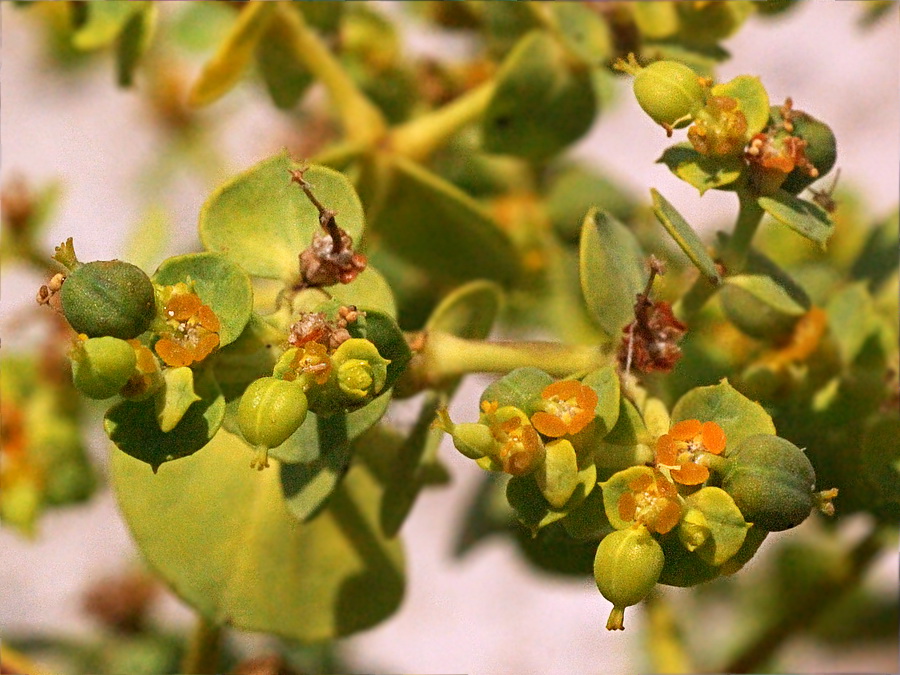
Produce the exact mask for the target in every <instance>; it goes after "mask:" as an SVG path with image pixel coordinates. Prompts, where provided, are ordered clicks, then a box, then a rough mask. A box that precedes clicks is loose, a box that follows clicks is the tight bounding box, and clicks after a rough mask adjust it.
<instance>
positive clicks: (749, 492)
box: [722, 434, 816, 532]
mask: <svg viewBox="0 0 900 675" xmlns="http://www.w3.org/2000/svg"><path fill="white" fill-rule="evenodd" d="M728 460H729V464H728V467H727V468H726V470H725V476H724V478H723V480H722V488H723V489H724V490H725V492H727V493H728V494H730V495H731V497H732V499H734V503H735V504H736V505H737V507H738V508H739V509H740V511H741V513H742V514H743V516H744V519H745V520H746V521H747V522H751V523H753V524H754V525H755V526H756V527H759V528H760V529H763V530H766V531H768V532H778V531H780V530H787V529H789V528H791V527H795V526H797V525H799V524H800V523H802V522H803V521H804V520H806V518H807V516H809V513H810V511H811V510H812V508H813V506H814V505H815V496H814V492H813V490H814V486H815V482H816V472H815V469H813V466H812V464H811V463H810V461H809V459H808V458H807V456H806V454H805V453H804V452H803V451H802V450H801V449H800V448H798V447H797V446H796V445H794V444H793V443H791V442H790V441H787V440H785V439H783V438H779V437H778V436H773V435H771V434H757V435H755V436H749V437H748V438H745V439H744V440H743V441H741V442H740V444H739V445H738V446H737V447H736V448H735V449H734V450H733V451H732V452H731V453H730V454H729V457H728Z"/></svg>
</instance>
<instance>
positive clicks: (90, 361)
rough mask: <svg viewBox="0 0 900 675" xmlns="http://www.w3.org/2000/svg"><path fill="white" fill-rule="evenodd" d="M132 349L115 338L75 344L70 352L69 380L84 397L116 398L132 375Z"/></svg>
mask: <svg viewBox="0 0 900 675" xmlns="http://www.w3.org/2000/svg"><path fill="white" fill-rule="evenodd" d="M136 364H137V356H136V355H135V353H134V348H133V347H132V346H131V345H130V344H128V343H127V342H125V341H124V340H120V339H118V338H114V337H99V338H90V339H89V340H85V341H84V342H81V341H78V344H77V345H76V347H75V350H74V351H73V352H72V381H73V382H74V383H75V386H76V387H77V388H78V389H79V390H80V391H81V392H82V393H83V394H84V395H85V396H87V397H89V398H95V399H104V398H109V397H110V396H115V395H116V394H118V393H119V391H120V390H121V389H122V387H124V386H125V385H126V384H127V383H128V380H129V379H130V378H131V376H132V375H133V374H134V369H135V365H136Z"/></svg>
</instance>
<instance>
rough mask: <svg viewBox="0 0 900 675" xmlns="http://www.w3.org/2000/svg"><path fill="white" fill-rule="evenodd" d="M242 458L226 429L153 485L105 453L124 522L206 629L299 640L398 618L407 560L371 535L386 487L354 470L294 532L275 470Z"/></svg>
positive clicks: (136, 468) (131, 465)
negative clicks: (318, 511)
mask: <svg viewBox="0 0 900 675" xmlns="http://www.w3.org/2000/svg"><path fill="white" fill-rule="evenodd" d="M246 460H247V454H246V453H245V452H244V446H243V444H242V443H241V442H240V441H239V440H238V439H237V438H235V437H234V436H231V435H230V434H228V433H224V432H223V433H221V434H219V435H218V436H217V437H216V439H215V440H214V441H213V442H212V443H211V444H210V446H209V447H208V448H207V449H206V451H205V452H203V453H198V454H197V455H194V456H193V457H191V458H189V459H186V460H184V461H183V462H176V463H174V464H172V465H170V466H169V467H166V470H165V471H162V472H161V473H160V474H159V475H158V476H153V475H151V473H150V472H149V471H148V470H147V469H146V468H145V467H143V466H142V465H141V463H140V462H137V461H135V460H134V459H132V458H130V457H128V456H127V455H124V454H122V453H118V452H116V453H114V454H113V458H112V477H113V485H114V487H115V490H116V494H117V497H118V501H119V506H120V507H121V509H122V513H123V515H124V516H125V519H126V521H127V522H128V525H129V527H130V528H131V532H132V534H133V536H134V538H135V541H136V542H137V544H138V547H139V548H140V550H141V553H142V554H143V557H144V559H145V560H146V561H147V562H148V563H149V564H150V565H151V566H152V567H153V568H154V569H155V570H156V571H157V573H159V575H160V576H161V577H162V578H163V579H164V580H165V581H166V582H167V583H168V584H169V585H170V586H171V588H172V589H173V590H174V591H175V593H177V594H178V595H179V596H180V597H181V598H182V599H183V600H184V601H185V602H187V603H188V604H189V605H191V606H192V607H194V608H195V609H196V610H197V611H198V612H199V613H200V614H201V615H203V616H204V617H206V618H207V619H208V620H210V621H212V622H213V623H216V624H228V625H231V626H234V627H236V628H239V629H243V630H253V631H263V632H266V633H272V634H275V635H280V636H282V637H285V638H288V639H292V640H300V641H304V642H311V641H318V640H330V639H334V638H336V637H341V636H344V635H348V634H350V633H354V632H356V631H360V630H364V629H366V628H369V627H370V626H372V625H374V624H376V623H378V622H379V621H381V620H383V619H384V618H385V617H387V616H388V615H390V614H391V613H392V612H394V611H395V610H396V609H397V606H398V605H399V604H400V600H401V598H402V595H403V585H404V582H403V557H402V552H401V548H400V544H399V542H389V541H387V540H386V539H385V538H384V537H383V536H382V535H381V533H380V531H379V529H378V509H379V503H380V500H381V498H382V495H383V489H382V487H381V486H380V484H379V483H378V481H377V480H376V479H375V478H374V476H373V475H372V473H371V472H370V470H369V469H368V467H367V466H366V464H365V463H363V462H359V463H357V464H355V465H354V467H353V468H352V469H351V470H350V471H349V473H348V474H347V476H346V478H345V480H344V481H343V482H342V484H341V486H340V487H339V488H338V489H337V491H336V492H335V494H334V495H333V496H332V499H331V502H330V504H329V506H328V508H327V509H325V510H324V511H323V512H322V513H321V514H320V516H319V517H318V518H316V519H315V520H314V521H312V522H310V523H307V524H300V523H298V522H297V520H296V519H295V518H294V517H293V516H291V515H290V514H289V513H288V511H287V509H286V508H285V506H284V499H283V496H282V490H281V482H280V479H279V475H278V472H277V471H272V470H268V471H262V472H259V473H257V472H253V471H251V470H250V469H249V467H248V466H247V461H246ZM175 497H177V498H175Z"/></svg>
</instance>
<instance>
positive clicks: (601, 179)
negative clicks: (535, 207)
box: [544, 165, 638, 241]
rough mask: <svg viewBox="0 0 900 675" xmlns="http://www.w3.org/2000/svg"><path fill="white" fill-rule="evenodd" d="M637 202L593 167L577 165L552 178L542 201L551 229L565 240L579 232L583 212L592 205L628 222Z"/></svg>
mask: <svg viewBox="0 0 900 675" xmlns="http://www.w3.org/2000/svg"><path fill="white" fill-rule="evenodd" d="M637 204H638V202H637V199H636V198H635V197H634V195H633V194H632V193H631V190H629V189H627V188H626V187H625V186H623V185H620V184H618V183H617V182H616V181H614V180H612V179H611V178H609V177H607V176H605V175H603V174H602V173H598V171H597V170H596V169H594V168H587V167H583V166H578V165H575V166H571V167H568V168H566V169H564V170H563V171H561V172H560V173H559V174H557V175H555V176H553V177H552V178H551V181H550V186H549V188H548V191H547V198H546V201H545V203H544V205H545V208H546V211H547V218H549V220H550V222H551V223H552V224H553V228H554V229H555V230H556V231H557V233H559V235H560V236H562V237H563V238H564V239H566V240H572V241H574V240H577V239H578V237H579V235H580V234H581V225H582V223H583V222H584V214H586V213H587V212H588V211H589V210H590V208H591V207H592V206H597V207H599V208H602V209H605V210H606V211H608V212H609V213H611V214H612V215H613V216H614V217H615V218H618V219H619V220H623V221H627V220H630V219H631V218H632V216H634V214H635V213H636V212H637Z"/></svg>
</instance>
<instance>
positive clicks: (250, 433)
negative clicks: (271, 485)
mask: <svg viewBox="0 0 900 675" xmlns="http://www.w3.org/2000/svg"><path fill="white" fill-rule="evenodd" d="M306 409H307V403H306V394H304V393H303V387H302V385H300V384H298V383H296V382H288V381H286V380H279V379H278V378H275V377H262V378H260V379H258V380H256V381H255V382H253V383H252V384H251V385H250V386H249V387H247V390H246V391H245V392H244V395H243V396H242V397H241V402H240V405H239V406H238V426H239V428H240V430H241V433H242V434H243V435H244V438H245V439H246V441H247V442H248V443H249V444H250V445H252V446H254V447H255V448H257V450H258V452H259V455H258V457H257V459H256V460H254V462H253V463H252V464H251V466H258V468H260V469H262V468H263V467H265V466H268V460H267V453H268V450H269V448H275V447H277V446H279V445H281V444H282V443H284V442H285V441H286V440H287V439H288V437H290V436H291V434H293V433H294V432H295V431H297V429H299V428H300V425H301V424H303V421H304V420H305V419H306Z"/></svg>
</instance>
